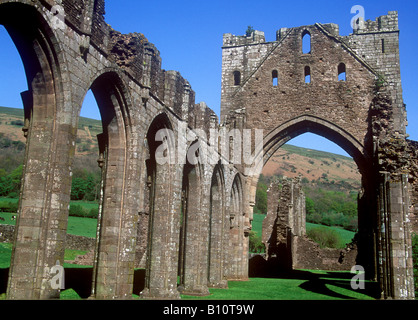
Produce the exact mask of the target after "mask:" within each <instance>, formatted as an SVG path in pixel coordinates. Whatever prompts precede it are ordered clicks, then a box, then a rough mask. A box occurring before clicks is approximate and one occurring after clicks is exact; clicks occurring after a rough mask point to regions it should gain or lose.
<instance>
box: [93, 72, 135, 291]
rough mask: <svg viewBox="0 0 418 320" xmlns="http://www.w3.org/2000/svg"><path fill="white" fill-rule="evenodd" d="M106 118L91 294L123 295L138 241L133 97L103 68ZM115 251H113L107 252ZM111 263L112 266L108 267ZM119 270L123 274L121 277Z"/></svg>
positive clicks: (99, 97)
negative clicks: (133, 143) (131, 108)
mask: <svg viewBox="0 0 418 320" xmlns="http://www.w3.org/2000/svg"><path fill="white" fill-rule="evenodd" d="M90 88H91V90H92V92H93V94H94V96H95V98H96V101H97V105H98V107H99V110H100V114H101V118H102V127H103V133H101V134H100V135H98V137H97V138H98V143H99V153H100V154H99V160H98V163H99V166H100V168H101V169H102V184H101V196H100V201H99V219H98V227H97V235H98V237H97V239H96V241H97V243H96V250H95V259H94V269H93V284H92V295H94V296H96V297H97V298H101V299H107V298H120V297H127V296H129V295H131V294H132V289H133V271H134V270H133V268H132V266H130V265H129V264H128V263H126V262H127V261H129V262H131V265H133V263H134V259H135V255H134V252H135V250H134V244H135V240H136V232H135V230H136V224H135V223H134V222H135V221H136V215H137V212H138V208H137V205H136V203H137V201H136V196H134V195H131V194H130V193H129V192H128V190H131V189H136V188H137V187H138V186H137V184H136V183H135V182H134V181H132V180H131V179H129V177H130V176H131V175H137V173H136V172H132V171H135V169H131V168H135V166H133V161H134V159H132V157H131V156H130V155H131V153H130V152H129V151H128V150H131V151H132V153H134V152H135V151H138V150H136V149H137V146H133V145H131V139H130V137H131V134H132V132H131V131H130V128H131V127H132V126H131V123H130V121H131V120H130V117H129V115H128V113H129V111H128V110H129V109H130V99H129V95H128V94H127V90H126V86H125V84H124V83H123V81H122V80H121V78H120V76H119V75H118V74H117V72H113V71H107V70H106V71H105V72H103V73H101V74H100V75H99V76H98V77H97V78H96V79H95V80H94V81H93V82H92V84H91V87H90ZM109 252H111V253H112V254H109ZM109 266H112V267H109ZM118 274H125V275H127V276H126V279H124V281H118V277H117V275H118Z"/></svg>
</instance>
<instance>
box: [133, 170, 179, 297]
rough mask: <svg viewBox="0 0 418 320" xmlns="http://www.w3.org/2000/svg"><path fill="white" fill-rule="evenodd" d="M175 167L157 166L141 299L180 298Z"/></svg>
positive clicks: (177, 188)
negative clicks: (178, 287) (144, 281)
mask: <svg viewBox="0 0 418 320" xmlns="http://www.w3.org/2000/svg"><path fill="white" fill-rule="evenodd" d="M176 170H177V168H176V167H175V165H169V164H166V165H158V164H157V165H156V169H155V174H154V175H153V177H154V178H153V182H152V183H153V186H152V191H151V199H150V201H151V203H150V207H151V214H150V221H149V225H150V229H149V230H150V231H149V233H150V236H149V240H148V260H147V272H146V283H145V289H144V290H143V291H142V292H141V296H142V297H143V298H144V299H179V298H180V295H179V292H178V290H177V272H178V252H179V236H180V235H179V229H180V228H179V227H180V215H179V212H180V211H179V210H180V207H181V183H180V182H179V181H178V180H177V177H176V174H175V172H176Z"/></svg>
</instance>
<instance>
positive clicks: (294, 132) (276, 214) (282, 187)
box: [251, 116, 376, 279]
mask: <svg viewBox="0 0 418 320" xmlns="http://www.w3.org/2000/svg"><path fill="white" fill-rule="evenodd" d="M305 133H313V134H316V135H318V136H321V137H323V138H325V139H328V140H329V141H332V142H334V143H335V144H336V145H338V146H339V147H340V148H342V149H343V150H345V151H346V152H347V153H348V154H349V155H350V156H352V159H353V161H352V163H353V164H352V165H353V166H354V167H353V169H357V168H358V171H359V174H358V178H359V179H360V182H359V185H360V186H361V192H360V195H359V196H358V207H359V208H358V220H359V227H358V234H359V235H358V237H357V239H358V242H357V245H358V247H359V250H358V254H357V256H356V257H354V258H353V259H352V261H353V266H354V265H356V264H361V265H363V266H365V269H366V270H367V272H368V276H369V278H371V279H373V278H374V276H375V271H376V270H375V263H376V262H375V261H374V257H373V256H372V258H370V256H369V259H365V256H364V255H365V252H367V251H368V250H370V247H373V246H374V242H373V241H374V239H373V230H374V229H373V228H374V227H373V226H374V225H373V219H372V217H370V216H369V213H368V212H370V210H369V208H370V206H372V201H370V197H371V194H372V191H373V190H371V189H370V186H369V185H368V184H367V177H368V173H367V170H365V168H367V165H366V161H365V157H367V154H366V155H365V153H364V151H363V147H362V145H361V144H360V143H358V142H357V141H356V140H355V139H354V138H352V137H351V136H350V135H349V134H347V133H346V132H344V131H343V130H341V129H339V128H337V127H335V126H333V125H332V124H330V123H328V122H327V121H325V120H322V119H318V118H315V117H311V116H302V117H299V118H296V119H293V120H291V121H289V122H288V123H286V124H284V125H282V126H280V127H278V128H277V129H276V130H273V131H272V132H270V133H269V134H268V135H267V136H265V139H264V160H263V166H264V167H265V165H266V164H267V163H268V161H269V160H272V157H273V155H274V154H275V153H276V152H278V151H279V150H280V149H281V148H282V146H283V145H285V144H286V143H288V142H289V141H290V143H291V140H292V139H293V138H295V137H298V136H301V135H303V134H305ZM279 154H280V153H279ZM280 155H281V157H280V158H279V159H278V160H277V161H278V162H281V163H286V160H287V157H286V155H285V154H280ZM283 157H284V159H283ZM273 159H274V158H273ZM308 161H309V160H308ZM311 162H313V164H312V163H311V164H309V163H308V164H309V165H314V164H315V160H313V161H312V160H311ZM322 164H323V166H324V165H325V163H322ZM326 164H327V165H328V166H330V165H331V161H330V160H327V162H326ZM304 169H305V171H304V173H305V174H312V168H311V169H309V168H304ZM337 169H338V168H335V170H337ZM288 170H290V171H289V172H290V174H289V176H292V175H291V174H293V175H294V177H293V178H295V179H282V180H281V181H276V182H275V183H273V185H269V186H267V187H271V189H272V190H270V191H271V193H272V194H273V196H272V197H273V199H274V200H273V202H272V203H271V204H270V207H271V208H273V209H270V210H272V211H273V213H270V214H272V217H271V218H270V220H271V221H270V232H267V233H268V235H263V236H264V238H266V239H264V240H265V242H266V243H270V246H271V248H270V252H267V257H274V258H275V259H276V258H277V257H278V256H280V260H281V262H280V263H281V264H280V263H278V259H276V260H275V261H274V266H275V267H274V268H276V269H277V270H279V269H280V270H282V269H285V270H286V269H287V270H292V269H293V268H299V267H302V268H305V267H309V266H308V265H306V266H305V265H302V264H301V263H299V264H298V261H302V260H303V259H301V254H300V253H301V251H300V250H299V252H298V251H297V248H298V247H303V246H305V247H306V245H305V244H304V243H303V241H301V239H302V238H303V237H305V235H306V196H305V194H304V193H303V192H302V191H303V190H302V184H301V180H302V178H303V177H302V178H300V177H299V173H298V171H297V168H296V167H294V168H293V167H291V166H290V167H288ZM308 170H309V173H308ZM292 171H293V172H292ZM330 177H331V175H330V172H327V171H325V172H323V173H321V175H320V177H319V182H321V181H327V180H328V181H329V182H330V179H329V178H330ZM258 178H259V177H257V182H258ZM312 180H313V179H311V181H309V180H308V179H307V178H305V182H308V183H312ZM315 181H316V182H318V178H316V179H315ZM334 184H335V181H334ZM254 185H255V184H252V186H254ZM252 190H253V192H252V194H251V196H252V197H254V196H255V193H254V189H253V188H252ZM353 200H354V199H353ZM356 200H357V199H356ZM266 205H267V204H266ZM301 217H302V218H301ZM302 220H303V221H302ZM265 224H267V225H268V223H267V222H265ZM367 244H368V245H367ZM311 249H312V248H308V249H307V251H309V250H311ZM275 250H276V252H275ZM267 251H269V250H267ZM311 251H312V250H311ZM298 254H299V255H298ZM298 259H299V260H298ZM326 259H327V258H326V257H324V258H323V259H322V260H323V261H325V260H326ZM335 260H336V261H335V265H339V264H341V261H339V255H337V257H336V258H335ZM346 261H347V259H346ZM333 263H334V262H333ZM313 265H314V264H312V265H311V266H313ZM351 267H352V266H350V268H351ZM350 268H348V270H349V269H350ZM345 269H347V268H345ZM271 271H272V270H271V268H270V267H269V271H268V272H271Z"/></svg>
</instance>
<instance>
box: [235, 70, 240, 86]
mask: <svg viewBox="0 0 418 320" xmlns="http://www.w3.org/2000/svg"><path fill="white" fill-rule="evenodd" d="M239 85H241V72H239V71H234V86H239Z"/></svg>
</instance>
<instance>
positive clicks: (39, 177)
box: [0, 3, 74, 299]
mask: <svg viewBox="0 0 418 320" xmlns="http://www.w3.org/2000/svg"><path fill="white" fill-rule="evenodd" d="M0 23H1V24H2V25H4V27H5V28H6V30H7V31H8V33H9V35H10V36H11V38H12V40H13V42H14V44H15V45H16V48H17V49H18V51H19V54H20V56H21V59H22V62H23V65H24V68H25V73H26V78H27V82H28V91H26V92H23V93H22V100H23V105H24V114H25V121H24V123H25V124H24V127H23V131H24V134H25V137H26V138H27V142H26V153H25V163H24V167H23V178H22V187H21V192H20V201H19V209H18V218H17V223H16V232H15V239H14V247H13V253H12V259H11V267H10V271H9V281H8V290H7V296H8V298H9V299H15V298H20V299H22V298H26V299H47V298H56V297H58V296H59V291H58V290H56V289H53V288H51V286H49V285H48V282H49V280H50V276H49V273H48V271H49V270H50V268H52V266H54V265H56V262H57V261H61V263H62V262H63V261H64V248H65V245H64V243H65V235H66V226H67V223H66V221H67V216H68V207H69V198H70V189H71V176H70V166H71V152H72V147H71V145H70V143H69V141H73V140H74V135H73V134H72V130H73V127H72V123H71V121H70V120H69V119H71V115H70V113H71V112H68V111H66V110H64V109H65V108H64V106H65V101H64V95H63V90H64V82H65V77H66V75H65V74H64V73H63V72H62V65H63V64H64V63H65V61H64V60H65V59H64V58H63V52H62V50H61V48H60V46H59V44H58V43H59V42H58V40H57V37H56V35H55V33H54V31H53V29H52V28H51V27H50V26H49V24H48V22H47V21H46V20H45V18H44V15H43V13H41V12H40V11H38V9H37V8H36V7H35V6H31V5H26V4H22V3H3V4H1V5H0ZM28 235H29V236H28ZM17 261H18V262H19V263H17ZM39 266H41V267H39Z"/></svg>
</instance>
